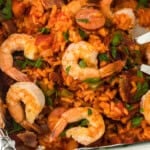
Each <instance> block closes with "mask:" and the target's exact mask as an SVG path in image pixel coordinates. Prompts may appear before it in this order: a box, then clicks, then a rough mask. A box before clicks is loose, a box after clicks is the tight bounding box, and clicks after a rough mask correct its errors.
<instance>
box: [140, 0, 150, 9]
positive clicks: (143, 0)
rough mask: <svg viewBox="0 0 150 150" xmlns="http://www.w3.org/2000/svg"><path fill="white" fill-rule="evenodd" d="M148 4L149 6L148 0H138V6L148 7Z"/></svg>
mask: <svg viewBox="0 0 150 150" xmlns="http://www.w3.org/2000/svg"><path fill="white" fill-rule="evenodd" d="M147 6H148V0H138V8H140V7H147Z"/></svg>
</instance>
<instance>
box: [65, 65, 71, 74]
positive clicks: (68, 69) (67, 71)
mask: <svg viewBox="0 0 150 150" xmlns="http://www.w3.org/2000/svg"><path fill="white" fill-rule="evenodd" d="M70 69H71V66H68V67H67V68H66V73H67V74H69V71H70Z"/></svg>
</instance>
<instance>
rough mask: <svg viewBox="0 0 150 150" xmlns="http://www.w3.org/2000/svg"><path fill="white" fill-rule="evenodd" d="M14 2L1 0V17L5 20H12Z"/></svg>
mask: <svg viewBox="0 0 150 150" xmlns="http://www.w3.org/2000/svg"><path fill="white" fill-rule="evenodd" d="M11 8H12V1H11V0H6V1H4V0H0V16H2V18H3V19H11V18H12V9H11Z"/></svg>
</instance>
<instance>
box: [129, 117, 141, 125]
mask: <svg viewBox="0 0 150 150" xmlns="http://www.w3.org/2000/svg"><path fill="white" fill-rule="evenodd" d="M142 120H143V117H134V118H132V120H131V124H132V126H133V127H138V126H140V125H141V122H142Z"/></svg>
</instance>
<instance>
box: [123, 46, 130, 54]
mask: <svg viewBox="0 0 150 150" xmlns="http://www.w3.org/2000/svg"><path fill="white" fill-rule="evenodd" d="M124 51H125V53H126V54H127V55H129V49H128V48H127V47H125V48H124Z"/></svg>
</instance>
